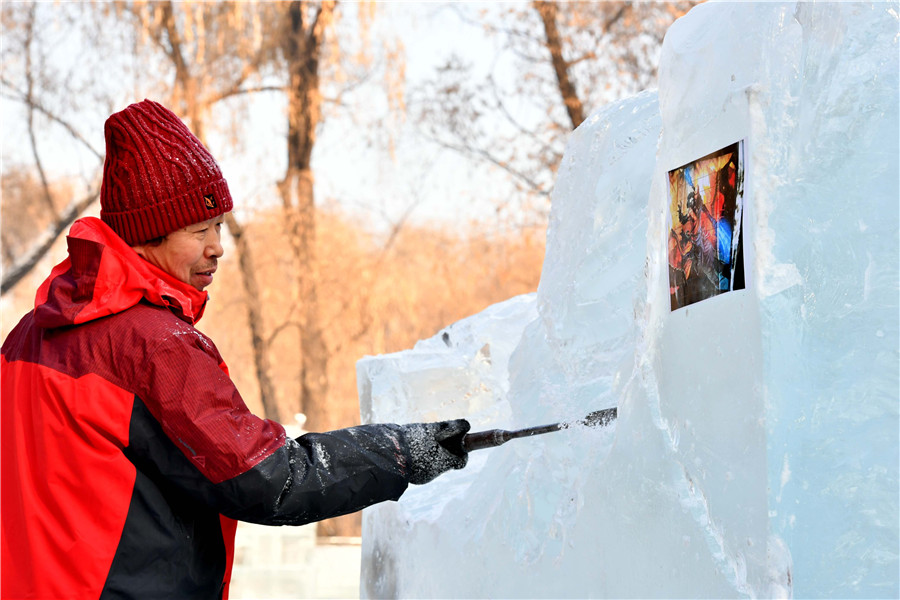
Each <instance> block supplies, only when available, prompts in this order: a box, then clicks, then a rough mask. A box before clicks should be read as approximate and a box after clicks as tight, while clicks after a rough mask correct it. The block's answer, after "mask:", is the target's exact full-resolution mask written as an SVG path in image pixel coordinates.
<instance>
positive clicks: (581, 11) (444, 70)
mask: <svg viewBox="0 0 900 600" xmlns="http://www.w3.org/2000/svg"><path fill="white" fill-rule="evenodd" d="M693 4H695V3H694V2H681V3H650V2H648V3H637V2H546V1H534V2H532V3H531V4H528V5H525V4H521V3H514V4H498V5H493V6H490V7H488V8H483V7H481V9H480V10H479V11H477V12H476V11H475V10H474V9H473V8H471V7H469V6H467V5H464V4H463V5H457V4H454V5H452V8H451V10H453V11H454V12H455V13H456V14H457V15H458V17H459V19H460V21H461V22H462V24H463V25H464V26H469V27H472V28H478V29H481V30H482V31H484V32H485V33H486V34H487V35H489V36H491V37H493V38H495V39H498V40H500V41H501V47H502V51H501V52H500V53H499V54H498V55H497V56H496V57H494V59H493V67H492V69H491V71H490V72H489V73H487V74H486V75H484V76H477V75H476V70H475V68H474V65H473V64H471V63H469V62H466V61H465V60H464V59H463V58H461V57H459V56H456V55H451V56H448V57H447V58H446V60H445V61H444V63H443V65H442V67H441V68H440V69H438V70H437V72H436V73H435V75H434V77H432V78H431V79H430V80H428V81H427V82H425V83H424V84H423V85H421V86H419V87H418V88H417V89H416V90H414V92H413V93H412V94H411V97H412V99H411V101H410V106H411V112H412V113H413V114H414V115H415V116H416V119H417V122H418V123H420V126H421V128H422V132H423V133H424V135H425V136H426V137H428V138H429V139H431V140H433V141H434V142H436V143H438V144H439V145H441V146H444V147H446V148H450V149H452V150H454V151H456V152H459V153H461V154H463V155H465V156H467V157H469V158H470V159H472V161H474V162H475V163H481V164H488V165H491V166H493V167H495V168H499V169H502V170H503V171H505V172H506V173H507V174H508V175H509V177H510V180H511V181H512V182H513V183H514V184H515V185H516V187H517V189H518V191H519V192H521V193H520V194H519V195H518V196H517V197H518V198H519V199H520V200H522V199H529V198H532V199H543V202H541V203H540V206H541V207H542V208H541V209H540V210H541V211H542V212H543V213H544V215H546V213H547V210H548V208H549V205H548V203H547V200H548V199H549V195H550V191H551V189H552V185H553V180H554V178H555V174H556V169H557V166H558V164H559V161H560V160H561V158H562V153H563V150H564V145H565V139H566V136H567V134H568V132H570V131H571V130H572V129H574V128H575V127H577V126H578V125H579V124H580V123H581V122H582V121H583V120H584V119H585V118H586V116H587V115H588V114H589V113H590V112H591V111H592V110H594V109H596V108H598V107H599V106H601V105H603V104H605V103H608V102H611V101H613V100H615V99H617V98H620V97H623V96H626V95H630V94H633V93H636V92H638V91H640V90H642V89H645V88H647V87H650V86H652V85H653V82H654V81H655V77H656V65H657V60H658V51H659V48H660V46H661V43H662V38H663V36H664V34H665V31H666V29H667V28H668V26H669V25H670V24H671V22H672V21H673V20H674V19H675V18H677V17H678V16H680V15H681V14H683V13H684V12H686V10H687V9H688V8H689V7H690V6H692V5H693ZM510 204H513V205H514V206H512V208H521V205H515V203H510ZM502 208H504V207H498V209H502Z"/></svg>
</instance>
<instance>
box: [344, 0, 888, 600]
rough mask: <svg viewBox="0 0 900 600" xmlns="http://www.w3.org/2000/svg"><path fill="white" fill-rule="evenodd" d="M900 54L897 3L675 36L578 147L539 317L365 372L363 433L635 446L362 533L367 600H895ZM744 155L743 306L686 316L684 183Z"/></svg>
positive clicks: (418, 501)
mask: <svg viewBox="0 0 900 600" xmlns="http://www.w3.org/2000/svg"><path fill="white" fill-rule="evenodd" d="M897 45H898V6H897V4H896V3H883V4H882V3H875V4H863V3H822V4H818V3H707V4H703V5H700V6H698V7H696V8H695V9H693V10H692V11H691V12H690V13H689V14H688V15H687V16H686V17H684V18H682V19H680V20H679V21H677V22H676V23H675V24H674V25H673V26H672V27H671V29H670V30H669V32H668V35H667V36H666V40H665V43H664V46H663V54H662V57H661V67H660V80H659V94H658V96H657V94H656V93H653V92H646V93H643V94H640V95H638V96H636V97H634V98H631V99H628V100H625V101H622V102H619V103H616V104H613V105H610V106H607V107H605V108H602V109H600V110H598V111H597V112H595V113H594V114H593V115H592V116H591V117H590V118H589V119H588V120H587V121H585V123H583V124H582V125H581V126H580V127H579V128H578V129H577V130H576V131H575V132H574V133H573V134H572V136H571V138H570V140H569V143H568V146H567V149H566V154H565V156H564V158H563V162H562V164H561V166H560V171H559V176H558V180H557V183H556V187H555V190H554V196H553V209H552V214H551V221H550V227H549V230H548V238H547V255H546V258H545V262H544V270H543V273H542V278H541V283H540V286H539V288H538V292H537V294H536V296H527V297H520V298H516V299H512V300H510V301H508V302H506V303H502V304H499V305H496V306H494V307H491V308H490V309H488V310H487V311H485V312H484V313H480V314H478V315H473V316H472V317H469V318H468V319H465V320H464V321H461V322H460V323H457V324H454V325H452V326H450V327H449V328H448V329H446V330H445V331H443V332H441V333H439V334H438V335H437V336H435V337H434V338H432V339H430V340H426V341H423V342H420V344H419V345H417V347H416V348H415V349H412V350H409V351H406V352H404V353H398V354H396V355H388V356H381V357H368V358H366V359H364V360H362V361H360V363H359V365H358V369H357V371H358V379H359V386H360V396H361V407H362V410H363V415H364V418H365V419H366V420H393V421H415V420H422V419H431V418H450V417H457V416H471V417H472V419H473V421H474V423H475V425H476V428H488V427H502V428H506V429H511V428H519V427H523V426H528V425H539V424H543V423H548V422H554V421H559V420H567V419H576V418H579V417H581V416H584V414H586V413H588V412H590V411H593V410H596V409H599V408H605V407H608V406H618V410H619V419H618V420H617V422H615V424H614V425H613V426H611V427H608V428H603V429H588V428H580V427H573V428H571V429H568V430H564V431H561V432H556V433H552V434H547V435H544V436H540V437H536V438H530V439H525V440H515V441H512V442H509V443H508V444H506V445H504V446H501V447H499V448H496V449H491V450H484V451H480V452H476V453H473V455H472V457H471V460H470V465H469V466H468V467H467V468H466V469H465V470H463V471H458V472H452V473H448V474H446V475H443V476H442V477H440V478H439V479H437V480H436V481H435V482H433V483H431V484H428V485H425V486H421V487H413V488H411V489H410V490H409V491H407V493H406V494H405V495H404V496H403V497H402V498H401V499H400V501H399V502H396V503H386V504H382V505H378V506H375V507H372V508H370V509H367V510H366V511H365V513H364V518H363V564H362V573H361V586H360V589H361V593H362V595H363V596H365V597H372V598H381V597H405V598H408V597H417V598H422V597H444V598H446V597H455V598H473V597H478V598H481V597H507V598H511V597H789V596H791V595H793V596H797V597H823V596H825V597H897V596H898V595H900V562H898V554H900V535H898V524H900V514H898V497H900V489H898V468H900V466H898V432H900V419H898V405H900V398H898V393H900V392H898V386H900V352H898V346H900V318H898V314H900V301H898V289H900V283H898V273H900V260H898V258H900V256H898V246H900V242H898V231H900V219H898V213H900V171H898V161H900V148H898V145H900V144H898V137H900V136H898V132H900V121H898V47H897ZM735 143H740V144H741V145H740V148H741V152H740V157H741V160H742V163H743V164H742V167H741V169H740V172H739V177H738V180H739V181H740V182H741V184H742V188H741V189H742V195H741V202H742V204H741V207H742V208H741V211H738V212H739V214H740V220H739V227H735V228H734V231H728V238H729V239H731V237H732V236H733V235H738V234H739V235H740V236H741V239H742V241H743V244H742V246H741V260H742V261H743V266H744V280H745V281H744V285H742V286H735V289H733V290H731V291H724V293H719V294H718V295H714V296H713V297H709V298H707V299H704V300H702V301H699V302H696V303H692V304H688V305H687V306H684V307H681V308H677V309H675V310H673V308H672V306H673V304H672V302H671V299H672V297H673V294H674V293H675V292H673V290H675V289H677V288H678V285H680V284H679V283H678V282H677V281H676V277H677V276H678V269H675V268H674V267H673V266H672V265H673V264H675V263H674V261H675V260H676V259H675V258H673V239H676V238H677V236H674V235H673V231H674V230H675V225H674V224H673V223H674V220H676V219H677V218H681V217H684V218H685V219H686V221H685V222H686V223H688V225H690V219H691V218H692V217H691V216H690V214H687V213H685V214H681V213H678V215H674V216H673V212H674V211H673V201H672V197H671V194H672V189H673V188H672V185H673V184H672V183H671V182H672V181H673V180H672V179H670V175H669V173H670V172H675V171H677V170H678V169H679V168H680V167H683V166H685V165H689V164H698V163H692V161H697V160H698V159H701V157H707V156H709V155H711V153H714V152H715V151H717V150H719V149H722V148H726V147H729V145H731V144H735ZM723 164H724V163H723ZM725 172H727V171H725ZM723 177H724V176H723ZM687 179H688V180H689V181H690V184H691V185H692V186H693V187H692V188H691V189H692V194H693V193H694V192H695V191H696V190H699V189H701V188H702V185H701V184H698V183H697V182H695V181H693V180H692V179H690V177H688V178H687ZM732 185H733V184H732ZM738 187H741V185H738ZM712 189H717V188H715V186H713V188H712ZM703 193H706V192H705V191H704V192H703ZM700 195H702V194H700ZM700 195H698V196H697V197H700ZM692 202H693V201H692ZM675 204H677V202H676V203H675ZM685 206H692V207H694V208H696V207H697V206H699V205H698V204H696V203H694V204H690V203H686V204H685ZM686 210H687V209H686ZM691 210H693V209H691ZM701 213H702V211H700V212H698V213H697V214H699V215H700V216H701V222H702V219H703V216H702V214H701ZM685 215H686V216H685ZM709 222H710V221H709V219H707V223H709ZM688 225H686V226H685V227H688ZM685 230H686V231H687V230H688V229H685ZM687 246H690V244H687ZM690 252H691V250H690V248H689V249H688V251H686V253H685V255H684V256H685V257H693V258H692V259H691V260H693V261H694V262H693V263H692V264H694V266H696V265H699V264H701V262H702V261H701V259H702V258H703V256H705V255H702V254H700V255H698V254H696V251H695V250H694V251H693V252H694V254H691V253H690ZM678 260H681V259H680V258H679V259H678ZM698 261H700V262H698ZM685 272H687V269H683V268H682V269H681V274H682V276H684V273H685ZM726 287H727V286H726ZM728 289H730V288H728ZM720 291H723V290H720ZM457 333H459V334H460V335H457ZM445 334H447V335H445ZM457 340H460V341H459V342H458V341H457Z"/></svg>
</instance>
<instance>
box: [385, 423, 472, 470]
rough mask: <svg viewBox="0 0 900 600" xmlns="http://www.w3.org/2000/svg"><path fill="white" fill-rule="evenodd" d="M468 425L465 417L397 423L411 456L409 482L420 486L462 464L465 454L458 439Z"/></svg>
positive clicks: (462, 465) (461, 466)
mask: <svg viewBox="0 0 900 600" xmlns="http://www.w3.org/2000/svg"><path fill="white" fill-rule="evenodd" d="M469 428H470V425H469V422H468V421H466V420H465V419H456V420H454V421H440V422H437V423H412V424H409V425H401V426H400V430H401V431H402V432H403V436H404V438H405V439H406V444H407V447H408V448H409V455H410V459H411V460H410V468H409V482H410V483H415V484H418V485H421V484H423V483H428V482H429V481H431V480H432V479H434V478H435V477H437V476H438V475H440V474H441V473H444V472H445V471H449V470H450V469H462V468H463V467H465V466H466V463H467V462H468V460H469V453H468V452H467V451H466V449H465V448H463V444H462V439H463V436H464V435H465V434H466V432H467V431H469Z"/></svg>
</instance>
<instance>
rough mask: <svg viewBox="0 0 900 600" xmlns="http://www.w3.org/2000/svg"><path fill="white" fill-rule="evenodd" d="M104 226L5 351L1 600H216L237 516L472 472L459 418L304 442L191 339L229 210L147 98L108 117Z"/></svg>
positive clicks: (79, 238) (164, 114)
mask: <svg viewBox="0 0 900 600" xmlns="http://www.w3.org/2000/svg"><path fill="white" fill-rule="evenodd" d="M105 134H106V150H107V155H106V162H105V164H104V172H103V183H102V191H101V218H100V219H96V218H85V219H81V220H79V221H77V222H76V223H75V224H74V225H73V226H72V229H71V232H70V234H69V236H68V251H69V256H68V258H67V259H66V260H65V261H63V262H62V263H61V264H59V265H58V266H56V267H55V268H54V269H53V271H52V272H51V273H50V276H49V277H48V278H47V280H46V281H45V282H44V283H43V285H41V287H40V289H39V290H38V293H37V297H36V299H35V306H34V310H32V311H31V312H30V313H29V314H27V315H26V316H25V317H24V318H23V319H22V320H21V322H20V323H19V324H18V325H17V326H16V328H15V329H14V330H13V331H12V333H10V335H9V337H8V338H7V339H6V341H5V342H4V344H3V348H2V363H0V366H2V400H0V409H2V410H0V426H2V432H0V443H2V452H0V456H2V473H0V475H2V481H0V492H2V499H0V501H2V572H3V578H2V596H3V597H4V598H25V597H28V598H79V599H80V598H97V597H104V598H106V597H109V598H112V597H115V598H118V597H138V598H221V597H227V593H228V582H229V577H230V572H231V564H232V554H233V553H232V550H233V542H234V533H235V527H236V520H243V521H251V522H254V523H264V524H269V525H300V524H304V523H309V522H312V521H316V520H320V519H325V518H329V517H334V516H337V515H342V514H346V513H349V512H353V511H357V510H360V509H362V508H364V507H366V506H369V505H371V504H374V503H376V502H381V501H384V500H396V499H398V498H399V497H400V495H401V494H403V492H404V491H405V490H406V488H407V486H408V484H410V483H414V484H422V483H426V482H428V481H430V480H432V479H434V478H435V477H437V476H438V475H439V474H441V473H443V472H444V471H446V470H449V469H461V468H463V467H464V466H465V464H466V460H467V454H466V452H465V450H464V449H463V447H462V443H461V439H462V436H463V435H464V433H465V432H466V431H467V430H468V428H469V424H468V423H467V422H466V421H464V420H457V421H448V422H442V423H419V424H412V425H393V424H383V425H363V426H360V427H353V428H350V429H343V430H339V431H332V432H329V433H322V434H315V433H310V434H307V435H304V436H302V437H300V438H297V439H291V438H290V437H288V436H286V435H285V431H284V429H283V428H282V427H281V425H279V424H278V423H275V422H272V421H268V420H263V419H260V418H258V417H255V416H254V415H252V414H251V413H250V412H249V411H248V410H247V407H246V406H245V405H244V402H243V400H242V399H241V396H240V394H239V393H238V391H237V389H235V387H234V384H233V383H232V381H231V379H229V377H228V370H227V368H226V367H225V364H224V363H223V361H222V357H221V356H220V355H219V352H218V351H217V350H216V347H215V345H214V344H213V343H212V341H211V340H210V339H209V338H208V337H206V336H205V335H203V334H202V333H200V332H199V331H198V330H197V329H195V328H194V325H195V324H196V322H197V321H198V320H199V319H200V316H201V315H202V314H203V309H204V307H205V306H206V301H207V294H206V292H204V291H203V289H204V288H205V287H206V286H208V285H209V284H210V283H212V281H213V277H214V274H215V272H216V263H217V260H218V259H219V257H221V256H222V253H223V250H222V245H221V243H220V230H221V227H222V221H223V215H224V213H226V212H227V211H229V210H231V208H232V200H231V196H230V194H229V191H228V186H227V184H226V183H225V179H224V178H223V177H222V173H221V171H220V169H219V166H218V165H217V164H216V161H215V160H214V159H213V157H212V156H211V155H210V153H209V152H208V151H207V149H206V148H204V147H203V145H202V144H201V143H200V142H199V140H197V138H196V137H194V135H193V134H192V133H191V132H190V131H189V130H188V128H187V127H185V125H184V124H183V123H182V122H181V121H180V120H179V119H178V118H177V117H176V116H175V115H174V114H173V113H172V112H171V111H169V110H168V109H166V108H164V107H163V106H161V105H159V104H157V103H155V102H152V101H149V100H145V101H143V102H140V103H138V104H133V105H131V106H129V107H128V108H126V109H125V110H123V111H122V112H119V113H116V114H114V115H112V116H111V117H110V118H109V119H108V120H107V122H106V128H105Z"/></svg>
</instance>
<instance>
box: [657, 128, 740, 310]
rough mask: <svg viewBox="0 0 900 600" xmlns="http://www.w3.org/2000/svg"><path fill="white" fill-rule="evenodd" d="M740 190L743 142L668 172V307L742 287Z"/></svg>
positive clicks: (682, 304) (675, 307) (679, 306)
mask: <svg viewBox="0 0 900 600" xmlns="http://www.w3.org/2000/svg"><path fill="white" fill-rule="evenodd" d="M743 192H744V142H743V141H739V142H735V143H734V144H731V145H730V146H727V147H725V148H722V149H721V150H718V151H716V152H713V153H712V154H708V155H706V156H704V157H703V158H698V159H697V160H694V161H692V162H690V163H688V164H686V165H683V166H681V167H678V168H677V169H673V170H672V171H669V215H670V218H671V224H670V228H669V248H668V249H669V298H670V300H671V305H672V310H677V309H679V308H683V307H685V306H688V305H689V304H694V303H695V302H700V301H701V300H706V299H707V298H711V297H713V296H717V295H719V294H724V293H725V292H729V291H731V290H740V289H743V288H744V256H743V247H742V246H743V243H742V239H741V238H742V236H741V217H742V215H743V200H744V198H743Z"/></svg>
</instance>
